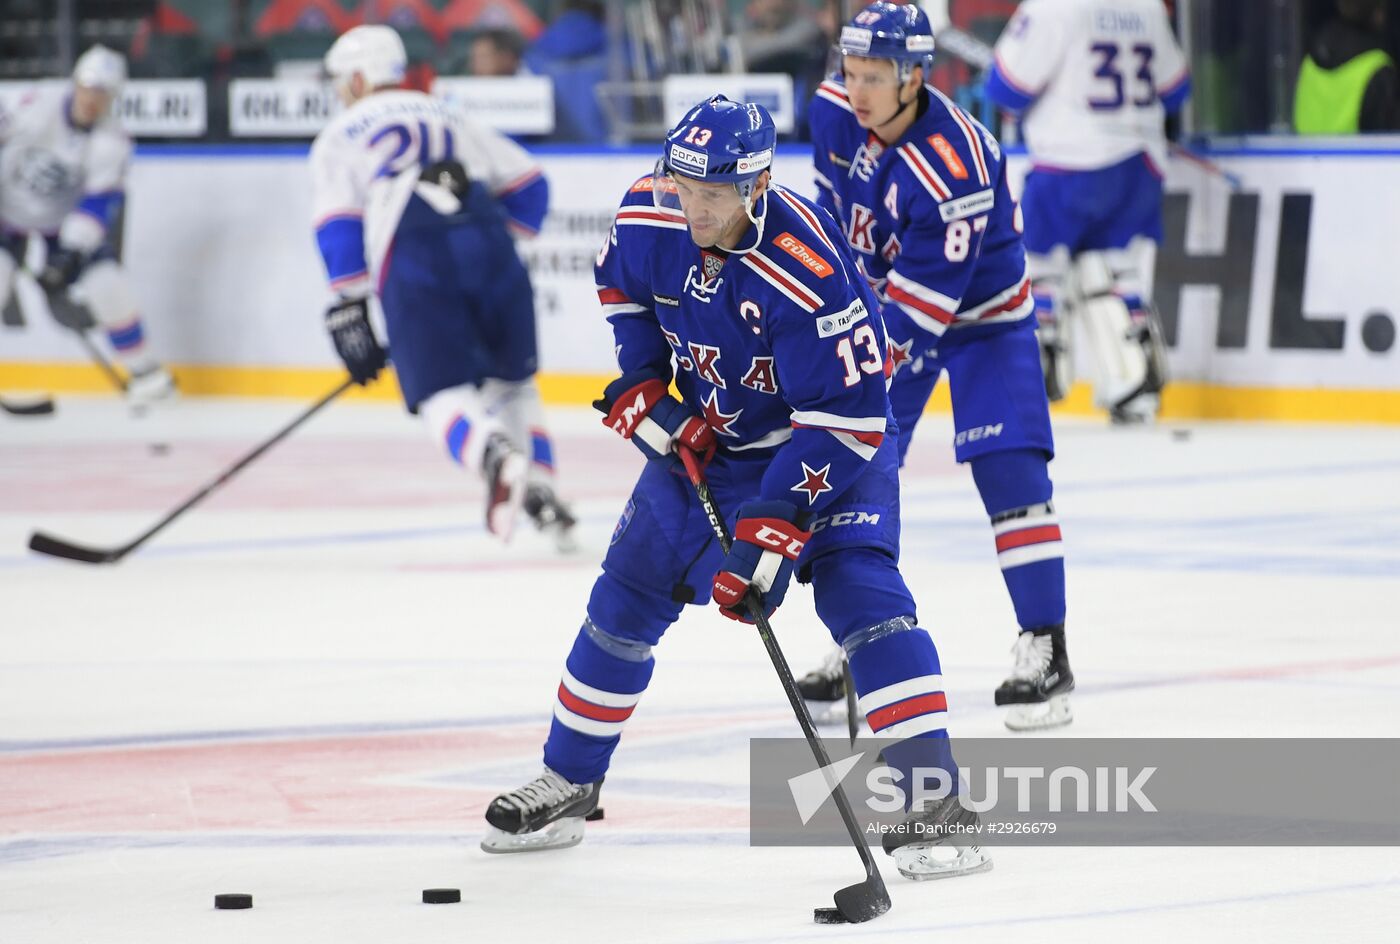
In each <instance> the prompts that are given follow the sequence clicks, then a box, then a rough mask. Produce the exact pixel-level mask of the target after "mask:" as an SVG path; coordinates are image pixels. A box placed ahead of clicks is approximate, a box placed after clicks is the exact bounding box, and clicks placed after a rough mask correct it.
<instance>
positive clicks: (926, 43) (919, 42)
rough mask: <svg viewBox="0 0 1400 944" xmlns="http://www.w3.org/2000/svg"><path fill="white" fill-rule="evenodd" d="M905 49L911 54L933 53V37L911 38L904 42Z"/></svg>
mask: <svg viewBox="0 0 1400 944" xmlns="http://www.w3.org/2000/svg"><path fill="white" fill-rule="evenodd" d="M904 48H905V49H907V50H908V51H909V52H926V53H932V52H933V37H932V36H910V37H908V38H906V39H905V40H904Z"/></svg>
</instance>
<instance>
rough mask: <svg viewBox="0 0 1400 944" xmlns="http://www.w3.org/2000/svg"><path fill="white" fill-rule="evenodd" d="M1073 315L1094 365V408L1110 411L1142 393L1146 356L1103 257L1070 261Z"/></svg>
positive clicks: (1093, 254)
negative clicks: (1074, 301)
mask: <svg viewBox="0 0 1400 944" xmlns="http://www.w3.org/2000/svg"><path fill="white" fill-rule="evenodd" d="M1074 285H1075V298H1076V304H1075V310H1076V315H1077V320H1078V321H1079V323H1080V325H1081V330H1082V331H1083V333H1084V337H1085V338H1086V340H1087V341H1088V345H1089V353H1090V356H1091V360H1092V362H1093V365H1094V375H1095V376H1094V403H1095V404H1096V405H1097V406H1099V407H1101V408H1105V409H1112V408H1114V407H1117V406H1120V405H1122V404H1123V403H1126V402H1127V401H1128V400H1131V399H1132V398H1133V397H1135V396H1137V395H1138V394H1139V393H1141V392H1142V391H1143V387H1144V385H1145V383H1146V381H1147V354H1146V351H1145V350H1144V348H1143V344H1142V341H1141V338H1140V336H1139V331H1138V329H1137V326H1136V325H1134V324H1133V319H1132V314H1131V312H1130V311H1129V310H1128V306H1127V304H1126V303H1125V302H1124V301H1123V299H1122V297H1120V296H1119V295H1118V294H1117V293H1116V292H1115V287H1116V286H1115V278H1114V275H1113V271H1112V269H1111V267H1110V265H1109V260H1108V258H1107V256H1106V255H1105V254H1104V253H1101V252H1086V253H1081V254H1080V255H1079V256H1077V257H1075V264H1074Z"/></svg>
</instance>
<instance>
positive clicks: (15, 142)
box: [0, 46, 175, 408]
mask: <svg viewBox="0 0 1400 944" xmlns="http://www.w3.org/2000/svg"><path fill="white" fill-rule="evenodd" d="M125 81H126V60H125V59H123V58H122V56H121V55H120V54H119V53H116V52H113V51H112V50H110V49H107V48H106V47H104V46H93V47H92V48H91V49H89V50H87V51H86V52H84V53H83V54H82V56H80V57H79V58H78V62H77V64H76V66H75V68H74V69H73V81H72V84H71V85H68V86H59V87H47V86H41V87H38V88H36V89H35V90H34V91H32V92H31V93H30V94H29V95H28V96H27V97H26V98H24V99H23V100H22V101H21V103H20V105H19V107H18V108H17V109H16V110H15V111H14V113H13V114H6V113H5V112H4V111H3V110H0V307H3V306H4V304H5V302H6V301H7V300H8V298H9V295H10V292H11V290H12V288H13V285H14V279H15V276H16V273H17V271H18V270H19V268H20V267H21V266H22V265H23V264H24V261H25V256H26V252H27V248H28V244H29V239H30V237H31V236H38V237H39V238H41V239H42V240H43V242H44V244H45V248H46V250H47V251H46V257H45V263H44V268H43V269H42V271H41V272H40V273H39V275H38V281H39V284H40V285H41V286H42V287H43V288H44V290H45V291H46V292H47V293H48V295H49V297H50V299H51V304H55V305H56V304H58V303H59V302H60V300H61V301H64V302H66V301H67V299H66V298H62V296H68V297H69V298H71V299H72V300H73V301H75V302H79V303H82V304H84V305H85V306H86V307H87V308H88V309H90V310H91V311H92V313H93V315H94V316H95V317H96V319H97V321H98V323H99V324H100V325H101V326H102V327H103V328H104V329H106V332H107V338H108V340H109V341H110V342H111V344H112V347H113V348H114V349H115V350H116V353H117V357H118V358H119V359H120V360H121V362H122V364H123V366H125V367H126V369H127V371H128V373H129V374H130V376H129V378H128V381H127V397H128V399H129V401H130V402H131V404H132V406H133V407H135V408H144V407H145V406H147V405H148V404H150V403H152V402H154V401H156V400H160V399H164V398H167V397H169V396H171V395H173V394H174V392H175V386H174V382H173V381H172V380H171V377H170V374H169V373H168V372H167V371H166V370H165V369H164V368H163V367H161V366H160V364H159V363H157V361H156V360H155V358H154V356H153V355H152V354H151V352H150V349H149V347H148V345H147V344H146V332H145V328H144V326H143V325H142V322H141V316H140V314H139V312H138V311H137V307H136V301H135V299H134V297H133V295H132V291H131V285H130V281H129V280H128V278H127V275H126V272H125V271H124V270H123V268H122V267H121V265H120V264H119V263H118V262H117V257H116V253H115V251H114V250H113V248H112V244H113V236H114V234H113V233H111V232H110V227H111V226H112V223H113V221H114V219H115V217H116V215H117V212H118V210H119V208H120V206H121V203H122V201H123V199H124V198H125V194H124V190H125V187H126V171H127V164H128V162H129V160H130V157H131V139H130V138H129V137H128V136H127V135H126V132H124V131H123V130H122V128H121V126H120V125H119V124H118V123H117V121H116V119H114V118H113V117H112V115H111V114H110V112H111V107H112V100H113V98H114V97H115V96H116V95H117V93H118V92H119V91H120V90H121V87H122V84H123V83H124V82H125Z"/></svg>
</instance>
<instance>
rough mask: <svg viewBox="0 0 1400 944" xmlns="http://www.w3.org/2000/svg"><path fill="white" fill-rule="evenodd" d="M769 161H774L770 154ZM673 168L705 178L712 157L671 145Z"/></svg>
mask: <svg viewBox="0 0 1400 944" xmlns="http://www.w3.org/2000/svg"><path fill="white" fill-rule="evenodd" d="M769 159H770V160H771V159H772V154H771V152H770V154H769ZM671 166H672V167H683V168H685V169H686V170H693V171H695V172H697V173H699V174H700V175H701V176H704V174H705V172H706V171H707V170H709V167H710V155H708V154H706V153H705V152H704V151H692V150H691V149H690V148H688V147H681V146H680V145H679V144H673V145H671Z"/></svg>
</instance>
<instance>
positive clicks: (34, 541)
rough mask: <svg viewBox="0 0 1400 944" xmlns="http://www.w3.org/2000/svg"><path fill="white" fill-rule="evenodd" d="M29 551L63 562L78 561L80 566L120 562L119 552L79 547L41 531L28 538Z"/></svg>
mask: <svg viewBox="0 0 1400 944" xmlns="http://www.w3.org/2000/svg"><path fill="white" fill-rule="evenodd" d="M29 549H30V550H31V551H33V552H34V553H36V554H47V555H49V556H50V557H62V558H63V559H64V560H71V561H78V562H79V563H82V564H110V563H112V562H113V561H117V560H121V556H122V555H121V551H104V550H98V549H96V548H91V547H79V546H78V545H77V544H70V543H68V542H67V541H65V540H63V539H62V538H56V537H53V536H51V535H48V534H45V533H44V532H42V531H35V532H34V533H33V534H31V535H30V536H29Z"/></svg>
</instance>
